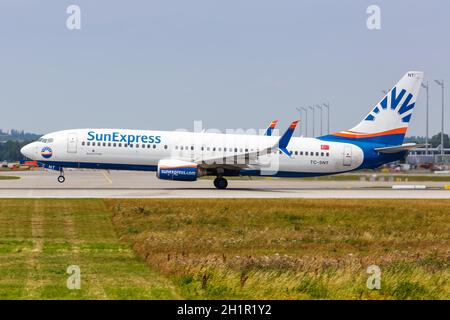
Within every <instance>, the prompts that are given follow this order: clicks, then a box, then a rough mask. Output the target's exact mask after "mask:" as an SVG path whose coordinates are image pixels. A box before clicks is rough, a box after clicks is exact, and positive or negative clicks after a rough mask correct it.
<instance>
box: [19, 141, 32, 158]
mask: <svg viewBox="0 0 450 320" xmlns="http://www.w3.org/2000/svg"><path fill="white" fill-rule="evenodd" d="M20 153H21V154H23V155H24V156H25V157H27V158H29V159H33V146H32V143H29V144H27V145H25V146H24V147H23V148H22V149H20Z"/></svg>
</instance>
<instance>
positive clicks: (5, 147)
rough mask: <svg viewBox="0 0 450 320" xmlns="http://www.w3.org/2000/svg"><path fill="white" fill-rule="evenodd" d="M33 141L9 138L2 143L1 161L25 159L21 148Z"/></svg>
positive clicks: (0, 148) (0, 146)
mask: <svg viewBox="0 0 450 320" xmlns="http://www.w3.org/2000/svg"><path fill="white" fill-rule="evenodd" d="M30 142H31V141H17V140H8V141H6V142H4V143H0V161H3V160H6V161H19V160H22V159H24V156H23V155H22V154H21V153H20V149H21V148H22V147H23V146H24V145H26V144H28V143H30Z"/></svg>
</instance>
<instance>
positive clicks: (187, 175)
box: [156, 159, 203, 181]
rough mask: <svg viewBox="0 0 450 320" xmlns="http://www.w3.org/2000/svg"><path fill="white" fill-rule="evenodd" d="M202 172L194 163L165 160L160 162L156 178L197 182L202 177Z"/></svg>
mask: <svg viewBox="0 0 450 320" xmlns="http://www.w3.org/2000/svg"><path fill="white" fill-rule="evenodd" d="M201 171H202V170H199V168H198V165H197V164H196V163H194V162H189V161H183V160H176V159H163V160H159V162H158V171H157V172H156V176H157V177H158V178H159V179H164V180H177V181H195V180H197V177H199V176H200V175H201V174H200V173H201ZM202 175H203V174H202Z"/></svg>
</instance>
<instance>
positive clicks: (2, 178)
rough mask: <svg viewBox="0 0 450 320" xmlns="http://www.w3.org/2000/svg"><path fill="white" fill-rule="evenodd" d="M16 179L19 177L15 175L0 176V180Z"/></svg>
mask: <svg viewBox="0 0 450 320" xmlns="http://www.w3.org/2000/svg"><path fill="white" fill-rule="evenodd" d="M16 179H20V177H16V176H0V180H16Z"/></svg>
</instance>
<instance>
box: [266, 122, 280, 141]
mask: <svg viewBox="0 0 450 320" xmlns="http://www.w3.org/2000/svg"><path fill="white" fill-rule="evenodd" d="M277 123H278V120H273V121H272V122H271V123H270V125H269V127H268V128H267V130H266V133H265V134H264V135H265V136H269V137H270V136H271V135H272V132H273V129H275V127H276V125H277Z"/></svg>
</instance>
